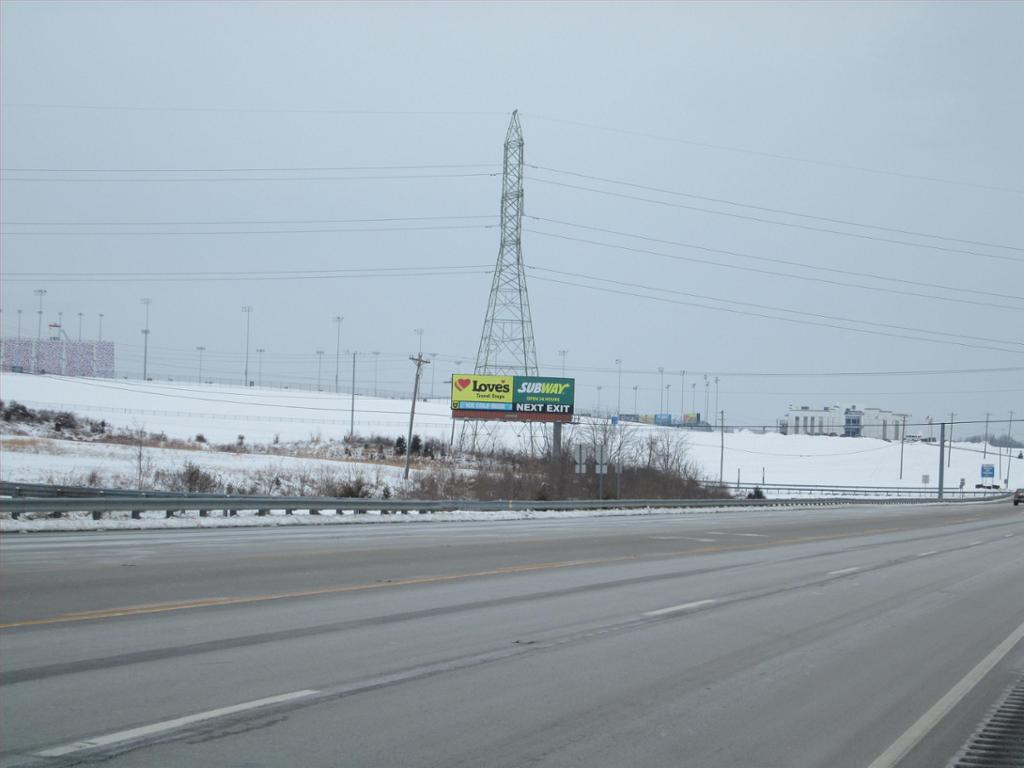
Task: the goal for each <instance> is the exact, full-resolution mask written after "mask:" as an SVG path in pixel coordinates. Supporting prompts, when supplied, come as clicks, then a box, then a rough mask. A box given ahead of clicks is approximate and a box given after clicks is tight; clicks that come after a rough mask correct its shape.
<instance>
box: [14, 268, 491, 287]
mask: <svg viewBox="0 0 1024 768" xmlns="http://www.w3.org/2000/svg"><path fill="white" fill-rule="evenodd" d="M493 271H494V268H493V267H492V266H490V265H480V266H478V267H476V268H474V269H469V268H462V267H460V268H450V267H449V268H441V271H435V270H429V269H428V270H425V271H424V270H417V269H415V268H412V269H409V270H406V271H403V272H395V271H381V270H378V271H375V272H373V271H368V272H353V273H345V272H342V273H336V274H321V273H314V274H284V275H256V274H253V275H246V274H244V273H243V274H227V273H225V274H221V275H204V276H188V277H140V276H132V277H55V276H52V275H46V276H45V279H46V280H47V281H48V282H53V283H154V282H155V283H201V282H219V281H224V280H231V281H235V282H239V281H242V282H261V281H266V280H340V279H354V278H360V279H366V278H379V277H387V278H393V277H453V276H462V275H489V274H491V273H492V272H493ZM4 279H5V280H6V281H7V282H10V283H30V282H36V281H39V280H42V279H44V278H43V277H39V276H37V277H5V278H4Z"/></svg>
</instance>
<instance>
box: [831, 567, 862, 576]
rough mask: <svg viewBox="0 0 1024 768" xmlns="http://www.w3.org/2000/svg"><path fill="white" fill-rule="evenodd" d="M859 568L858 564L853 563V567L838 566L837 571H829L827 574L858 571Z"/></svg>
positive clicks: (833, 574)
mask: <svg viewBox="0 0 1024 768" xmlns="http://www.w3.org/2000/svg"><path fill="white" fill-rule="evenodd" d="M859 570H860V566H859V565H855V566H854V567H853V568H840V569H839V570H838V571H829V572H828V575H829V576H841V575H843V574H844V573H853V572H854V571H859Z"/></svg>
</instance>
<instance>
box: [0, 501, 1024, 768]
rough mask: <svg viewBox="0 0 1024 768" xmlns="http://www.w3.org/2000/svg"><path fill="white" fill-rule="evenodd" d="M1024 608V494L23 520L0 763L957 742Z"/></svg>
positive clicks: (602, 761)
mask: <svg viewBox="0 0 1024 768" xmlns="http://www.w3.org/2000/svg"><path fill="white" fill-rule="evenodd" d="M1018 635H1024V514H1022V513H1021V508H1020V507H1017V508H1014V507H1013V506H1012V505H1011V504H1010V503H1008V502H999V503H985V504H968V505H962V506H957V505H949V506H937V505H935V506H931V505H929V506H925V507H870V506H863V507H853V508H823V509H806V508H802V509H798V510H794V511H785V510H778V509H766V510H757V511H752V512H740V513H729V514H719V515H710V514H690V515H684V516H666V515H659V516H650V517H622V518H600V519H577V520H565V521H517V522H507V523H451V524H435V523H396V524H377V525H365V526H364V525H352V526H344V527H342V526H339V527H337V528H334V527H323V528H316V529H242V530H237V529H227V530H204V531H200V530H197V531H153V532H117V533H76V534H48V535H35V534H8V535H5V536H3V538H2V539H0V765H2V766H11V765H79V764H91V763H94V762H95V763H103V764H107V765H113V766H156V765H159V766H179V765H181V766H186V765H217V766H300V765H301V766H473V767H476V766H526V765H529V766H535V765H543V766H587V767H588V768H594V767H601V766H614V767H615V768H620V767H621V766H628V765H637V766H640V765H642V766H700V767H701V768H707V767H709V766H758V767H764V768H768V767H771V766H779V768H783V767H784V768H798V767H799V766H829V767H830V768H832V767H835V768H841V767H842V766H869V765H870V766H872V768H880V767H881V766H882V765H893V764H895V763H894V762H893V761H892V760H889V757H885V758H884V760H883V762H876V760H877V759H878V758H879V757H880V756H882V755H883V754H885V755H889V756H891V755H892V754H893V752H892V751H891V750H890V747H891V746H893V745H894V744H896V745H899V744H904V745H906V744H911V746H913V749H911V750H910V751H909V753H908V754H907V755H906V757H905V759H903V760H902V762H899V765H901V766H904V767H907V768H912V767H913V766H942V765H945V764H946V762H947V761H948V760H949V758H950V757H951V756H952V754H953V753H954V752H955V751H956V749H957V748H958V747H959V746H960V745H961V743H962V742H963V741H964V740H965V739H966V738H967V736H968V735H969V734H970V732H971V731H972V730H973V729H974V727H975V726H976V725H977V724H978V722H979V720H980V719H981V718H982V716H983V715H984V713H985V712H986V710H987V709H988V708H989V707H990V706H991V705H992V704H993V702H994V701H995V699H996V698H997V697H998V696H999V694H1000V693H1001V692H1002V691H1003V690H1004V689H1005V688H1006V687H1007V686H1008V685H1010V684H1011V683H1012V682H1014V681H1015V680H1017V679H1018V678H1019V677H1020V675H1021V674H1024V642H1019V641H1018V640H1019V637H1018ZM1015 638H1017V639H1015ZM993 651H1001V653H996V654H993V653H992V652H993ZM986 660H987V661H988V662H990V663H989V664H988V666H987V667H986V666H984V665H982V666H980V667H979V663H982V662H984V661H986ZM989 667H990V668H989ZM972 671H973V672H974V675H973V677H972V676H971V673H972ZM965 678H966V680H965ZM958 683H962V684H961V685H960V686H959V687H957V686H958ZM951 690H952V691H954V692H956V691H960V692H961V693H964V692H966V694H965V695H963V696H962V697H959V698H956V700H955V701H953V702H952V705H951V706H949V707H947V709H949V711H948V713H946V712H945V711H944V710H941V703H942V702H947V703H948V702H950V701H951V699H950V696H949V695H947V694H949V693H950V691H951ZM944 697H945V698H944ZM936 712H938V714H936ZM901 737H902V741H901ZM915 744H916V746H914V745H915ZM887 750H890V751H889V752H887ZM897 751H899V750H897ZM886 760H888V762H885V761H886Z"/></svg>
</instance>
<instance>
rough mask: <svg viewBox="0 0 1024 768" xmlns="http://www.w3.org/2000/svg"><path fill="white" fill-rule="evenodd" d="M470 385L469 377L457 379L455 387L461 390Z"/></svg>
mask: <svg viewBox="0 0 1024 768" xmlns="http://www.w3.org/2000/svg"><path fill="white" fill-rule="evenodd" d="M469 385H470V380H469V379H456V380H455V388H456V389H457V390H459V391H460V392H461V391H462V390H464V389H465V388H466V387H468V386H469Z"/></svg>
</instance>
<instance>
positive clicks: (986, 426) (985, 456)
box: [981, 411, 989, 459]
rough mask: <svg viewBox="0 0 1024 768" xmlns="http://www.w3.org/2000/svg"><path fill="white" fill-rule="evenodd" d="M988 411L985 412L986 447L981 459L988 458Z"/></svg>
mask: <svg viewBox="0 0 1024 768" xmlns="http://www.w3.org/2000/svg"><path fill="white" fill-rule="evenodd" d="M988 417H989V413H988V411H985V445H984V447H983V448H982V451H981V458H983V459H985V458H988Z"/></svg>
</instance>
